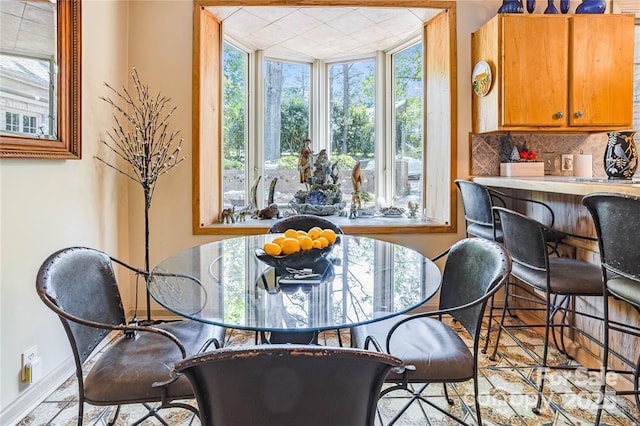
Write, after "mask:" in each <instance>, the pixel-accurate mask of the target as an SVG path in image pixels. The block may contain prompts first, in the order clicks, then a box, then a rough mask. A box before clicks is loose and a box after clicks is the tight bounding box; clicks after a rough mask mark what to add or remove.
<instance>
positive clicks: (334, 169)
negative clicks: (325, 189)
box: [329, 159, 340, 185]
mask: <svg viewBox="0 0 640 426" xmlns="http://www.w3.org/2000/svg"><path fill="white" fill-rule="evenodd" d="M339 162H340V159H338V161H336V162H335V163H333V164H332V165H331V172H330V173H329V176H331V181H332V182H333V184H334V185H337V184H338V180H340V169H338V163H339Z"/></svg>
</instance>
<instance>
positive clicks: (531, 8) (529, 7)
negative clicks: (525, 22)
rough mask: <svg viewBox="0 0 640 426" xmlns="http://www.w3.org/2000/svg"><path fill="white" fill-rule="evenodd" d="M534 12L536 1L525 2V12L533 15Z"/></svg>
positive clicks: (528, 0)
mask: <svg viewBox="0 0 640 426" xmlns="http://www.w3.org/2000/svg"><path fill="white" fill-rule="evenodd" d="M534 10H536V0H527V12H529V13H533V11H534Z"/></svg>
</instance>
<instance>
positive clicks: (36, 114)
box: [0, 0, 81, 159]
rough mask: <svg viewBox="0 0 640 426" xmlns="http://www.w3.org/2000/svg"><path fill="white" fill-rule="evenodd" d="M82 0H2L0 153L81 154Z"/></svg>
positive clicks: (35, 155) (63, 156)
mask: <svg viewBox="0 0 640 426" xmlns="http://www.w3.org/2000/svg"><path fill="white" fill-rule="evenodd" d="M80 5H81V1H80V0H58V1H57V2H56V1H53V0H51V1H50V0H3V1H1V2H0V28H2V38H1V39H0V157H4V158H58V159H80V157H81V149H80V148H81V147H80V52H81V48H80V39H81V33H80V28H81V27H80V16H81V15H80Z"/></svg>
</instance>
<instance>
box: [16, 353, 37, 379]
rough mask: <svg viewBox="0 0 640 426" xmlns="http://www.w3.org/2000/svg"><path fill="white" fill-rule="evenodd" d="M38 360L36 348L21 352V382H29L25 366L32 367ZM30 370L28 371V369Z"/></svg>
mask: <svg viewBox="0 0 640 426" xmlns="http://www.w3.org/2000/svg"><path fill="white" fill-rule="evenodd" d="M37 358H38V347H37V346H33V347H31V348H29V349H27V350H26V351H24V352H22V369H21V370H20V371H21V377H22V381H23V382H26V381H28V382H31V380H30V379H31V378H30V377H29V372H28V371H27V368H26V367H27V365H29V366H30V365H32V364H33V362H34V361H35V360H36V359H37ZM29 370H30V369H29Z"/></svg>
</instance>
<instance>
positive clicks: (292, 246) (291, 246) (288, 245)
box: [280, 238, 300, 254]
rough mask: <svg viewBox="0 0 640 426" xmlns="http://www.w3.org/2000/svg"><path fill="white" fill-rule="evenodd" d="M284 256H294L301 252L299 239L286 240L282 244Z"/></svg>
mask: <svg viewBox="0 0 640 426" xmlns="http://www.w3.org/2000/svg"><path fill="white" fill-rule="evenodd" d="M280 247H282V253H283V254H293V253H297V252H299V251H300V241H298V239H297V238H285V239H284V240H282V242H281V243H280Z"/></svg>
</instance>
